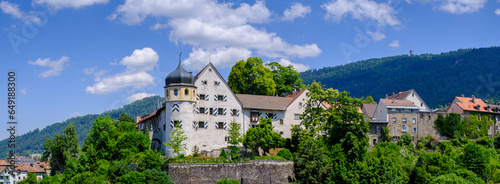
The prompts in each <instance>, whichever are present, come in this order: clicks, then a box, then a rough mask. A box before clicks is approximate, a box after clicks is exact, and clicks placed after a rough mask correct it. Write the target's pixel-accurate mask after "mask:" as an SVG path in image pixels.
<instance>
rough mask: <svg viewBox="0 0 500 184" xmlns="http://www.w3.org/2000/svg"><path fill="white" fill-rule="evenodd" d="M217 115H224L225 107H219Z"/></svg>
mask: <svg viewBox="0 0 500 184" xmlns="http://www.w3.org/2000/svg"><path fill="white" fill-rule="evenodd" d="M217 115H219V116H222V115H224V108H218V109H217Z"/></svg>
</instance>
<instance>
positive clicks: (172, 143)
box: [163, 125, 187, 156]
mask: <svg viewBox="0 0 500 184" xmlns="http://www.w3.org/2000/svg"><path fill="white" fill-rule="evenodd" d="M185 140H187V136H186V135H184V130H182V128H179V127H178V125H175V127H174V128H173V129H172V132H170V140H169V141H168V142H164V143H163V144H164V145H165V146H168V147H170V148H172V149H173V150H174V153H175V154H176V155H177V156H179V155H180V152H181V151H184V150H187V148H186V143H182V142H184V141H185Z"/></svg>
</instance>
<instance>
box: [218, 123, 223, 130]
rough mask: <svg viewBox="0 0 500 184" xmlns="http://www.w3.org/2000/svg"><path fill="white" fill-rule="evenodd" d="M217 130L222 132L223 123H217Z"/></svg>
mask: <svg viewBox="0 0 500 184" xmlns="http://www.w3.org/2000/svg"><path fill="white" fill-rule="evenodd" d="M217 130H224V122H217Z"/></svg>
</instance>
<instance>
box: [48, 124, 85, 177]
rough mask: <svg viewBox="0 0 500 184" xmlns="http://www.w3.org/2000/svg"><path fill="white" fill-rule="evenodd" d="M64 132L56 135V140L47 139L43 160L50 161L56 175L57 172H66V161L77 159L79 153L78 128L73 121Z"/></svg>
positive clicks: (52, 170) (52, 172) (51, 172)
mask: <svg viewBox="0 0 500 184" xmlns="http://www.w3.org/2000/svg"><path fill="white" fill-rule="evenodd" d="M63 132H64V134H62V135H56V137H55V138H54V140H52V139H46V140H45V145H44V149H45V150H46V151H45V152H44V153H43V156H42V158H41V159H42V160H43V161H49V163H50V167H51V171H50V174H51V175H54V174H55V173H56V172H64V169H65V167H66V161H68V160H75V159H76V156H77V155H78V138H77V137H76V129H75V125H73V123H71V124H69V125H68V127H66V128H65V129H64V131H63Z"/></svg>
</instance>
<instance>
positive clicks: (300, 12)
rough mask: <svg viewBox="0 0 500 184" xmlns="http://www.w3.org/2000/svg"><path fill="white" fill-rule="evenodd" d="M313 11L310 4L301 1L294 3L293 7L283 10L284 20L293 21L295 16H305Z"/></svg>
mask: <svg viewBox="0 0 500 184" xmlns="http://www.w3.org/2000/svg"><path fill="white" fill-rule="evenodd" d="M308 13H311V7H310V6H304V5H302V4H300V3H294V4H293V5H292V7H290V8H289V9H286V10H285V11H284V12H283V18H282V19H283V20H287V21H293V20H294V19H295V18H298V17H301V18H303V17H305V16H306V14H308Z"/></svg>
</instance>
